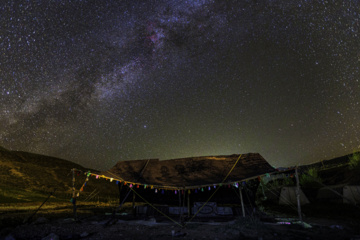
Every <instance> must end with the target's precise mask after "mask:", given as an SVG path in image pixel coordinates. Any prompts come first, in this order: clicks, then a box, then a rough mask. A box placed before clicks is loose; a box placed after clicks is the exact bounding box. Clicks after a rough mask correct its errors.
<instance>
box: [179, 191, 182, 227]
mask: <svg viewBox="0 0 360 240" xmlns="http://www.w3.org/2000/svg"><path fill="white" fill-rule="evenodd" d="M179 210H180V212H179V222H180V223H181V218H182V208H181V190H180V189H179Z"/></svg>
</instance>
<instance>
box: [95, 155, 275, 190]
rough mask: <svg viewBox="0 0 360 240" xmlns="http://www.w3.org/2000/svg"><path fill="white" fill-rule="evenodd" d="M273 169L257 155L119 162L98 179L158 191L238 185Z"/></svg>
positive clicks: (102, 173)
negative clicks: (143, 186) (156, 189)
mask: <svg viewBox="0 0 360 240" xmlns="http://www.w3.org/2000/svg"><path fill="white" fill-rule="evenodd" d="M274 171H275V169H274V168H273V167H272V166H270V164H269V163H268V162H267V161H266V160H265V159H264V158H263V157H262V156H261V155H260V154H258V153H247V154H234V155H226V156H208V157H190V158H181V159H173V160H162V161H160V160H158V159H149V160H133V161H119V162H118V163H117V164H116V165H115V166H114V167H112V168H111V169H109V170H108V171H104V172H101V173H100V174H99V175H100V176H101V177H105V178H110V179H112V180H116V181H121V182H124V183H127V184H132V185H145V186H148V187H153V188H159V189H165V190H166V189H168V190H172V189H175V190H176V189H194V188H198V187H205V186H217V185H221V184H230V183H236V182H241V181H244V180H247V179H252V178H256V177H257V176H261V175H264V174H266V173H272V172H274Z"/></svg>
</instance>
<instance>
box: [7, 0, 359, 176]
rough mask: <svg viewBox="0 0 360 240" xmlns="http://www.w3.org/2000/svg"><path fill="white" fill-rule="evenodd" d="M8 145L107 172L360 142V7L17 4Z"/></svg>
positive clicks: (264, 0)
mask: <svg viewBox="0 0 360 240" xmlns="http://www.w3.org/2000/svg"><path fill="white" fill-rule="evenodd" d="M0 11H1V14H0V23H1V24H0V26H1V27H0V49H1V52H0V53H1V55H0V87H1V88H0V102H1V104H0V145H1V146H3V147H6V148H9V149H12V150H22V151H30V152H36V153H41V154H46V155H51V156H56V157H61V158H65V159H68V160H71V161H74V162H77V163H79V164H82V165H84V166H87V167H92V168H98V169H107V168H109V167H111V166H112V165H114V163H116V162H117V161H119V160H131V159H144V158H146V159H147V158H160V159H171V158H180V157H190V156H206V155H222V154H232V153H246V152H258V153H260V154H262V155H263V156H264V158H265V159H267V160H268V161H269V162H270V163H271V164H272V165H275V166H289V165H295V164H306V163H309V162H313V161H319V160H322V159H326V158H331V157H335V156H339V155H342V154H347V153H351V152H352V151H354V150H359V148H360V137H359V133H360V127H359V116H360V105H359V102H360V94H359V90H360V82H359V80H360V73H359V67H360V41H359V40H358V39H359V34H360V33H359V27H360V22H359V21H360V3H359V1H357V0H349V1H335V0H321V1H308V0H301V1H293V0H291V1H277V0H275V1H274V0H261V1H248V0H244V1H215V0H193V1H178V0H161V1H134V0H132V1H127V0H126V1H115V0H114V1H112V0H108V1H100V0H76V1H74V0H61V1H48V0H44V1H42V0H40V1H25V0H21V1H5V2H4V3H1V4H0Z"/></svg>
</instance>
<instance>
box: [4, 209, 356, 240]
mask: <svg viewBox="0 0 360 240" xmlns="http://www.w3.org/2000/svg"><path fill="white" fill-rule="evenodd" d="M109 210H110V209H106V208H95V207H94V208H91V207H89V206H86V207H83V208H81V207H80V208H79V209H78V218H77V220H75V219H74V218H72V214H71V208H65V207H63V208H57V209H44V210H40V211H39V212H38V213H37V214H36V215H34V217H33V218H32V219H30V221H29V222H30V223H24V220H26V219H28V218H29V216H31V215H32V213H33V211H11V210H9V208H8V209H7V211H4V210H3V211H2V212H0V213H1V215H0V220H1V221H0V224H1V225H0V226H1V227H0V239H6V240H13V239H15V240H20V239H42V240H50V239H53V240H55V239H129V240H130V239H149V240H150V239H156V240H162V239H219V240H220V239H264V240H265V239H271V240H272V239H280V240H281V239H324V240H325V239H344V240H345V239H347V240H350V239H352V240H360V230H359V229H358V227H359V224H358V223H359V222H357V221H356V220H355V221H354V220H352V221H338V220H331V219H321V218H308V219H306V220H305V222H306V224H304V225H302V224H301V223H300V222H298V221H297V219H296V218H285V216H277V217H275V216H268V215H261V216H256V217H255V216H253V217H245V218H242V217H234V218H228V219H194V220H193V221H192V222H190V223H188V224H187V225H186V226H185V227H181V226H180V225H178V224H177V223H174V222H172V221H170V220H169V219H167V218H165V217H163V216H161V217H160V216H159V217H156V218H154V217H138V218H135V217H133V216H132V215H131V214H127V213H123V214H120V215H116V216H115V217H114V216H111V215H109V214H107V213H106V212H110V211H109ZM174 220H175V221H177V220H179V219H178V218H176V217H175V218H174Z"/></svg>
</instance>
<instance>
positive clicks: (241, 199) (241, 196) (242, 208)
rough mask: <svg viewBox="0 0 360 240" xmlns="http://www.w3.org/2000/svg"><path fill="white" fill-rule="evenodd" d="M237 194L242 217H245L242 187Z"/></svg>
mask: <svg viewBox="0 0 360 240" xmlns="http://www.w3.org/2000/svg"><path fill="white" fill-rule="evenodd" d="M239 193H240V201H241V211H242V215H243V217H245V207H244V200H243V195H242V186H239Z"/></svg>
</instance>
